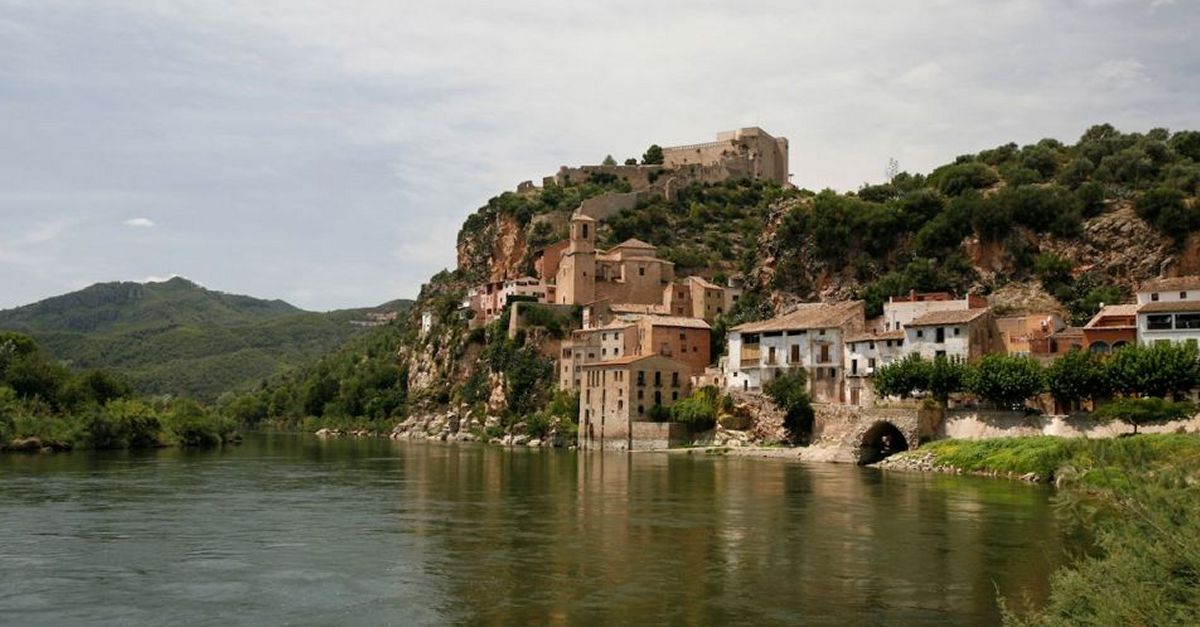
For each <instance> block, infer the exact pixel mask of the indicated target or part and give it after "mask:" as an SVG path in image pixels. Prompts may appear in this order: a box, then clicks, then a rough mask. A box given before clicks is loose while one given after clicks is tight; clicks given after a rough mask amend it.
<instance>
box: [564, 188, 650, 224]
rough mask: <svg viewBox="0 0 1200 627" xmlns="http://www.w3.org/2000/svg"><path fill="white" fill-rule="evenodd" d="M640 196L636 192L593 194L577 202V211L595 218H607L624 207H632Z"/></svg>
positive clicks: (624, 208)
mask: <svg viewBox="0 0 1200 627" xmlns="http://www.w3.org/2000/svg"><path fill="white" fill-rule="evenodd" d="M640 196H641V194H639V193H638V192H628V193H624V194H622V193H618V192H608V193H606V194H600V195H599V196H593V197H591V198H588V199H586V200H584V201H583V202H582V203H580V204H579V213H581V214H583V215H585V216H587V217H589V218H595V219H596V220H607V219H609V218H611V217H613V216H615V215H617V214H618V213H621V212H622V211H624V210H626V209H633V208H634V207H636V206H637V204H638V199H639V197H640Z"/></svg>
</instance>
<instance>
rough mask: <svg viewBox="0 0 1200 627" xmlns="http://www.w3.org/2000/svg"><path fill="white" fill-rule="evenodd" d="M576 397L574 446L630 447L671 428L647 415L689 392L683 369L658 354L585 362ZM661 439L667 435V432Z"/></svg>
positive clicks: (599, 447)
mask: <svg viewBox="0 0 1200 627" xmlns="http://www.w3.org/2000/svg"><path fill="white" fill-rule="evenodd" d="M582 373H583V376H582V385H581V388H582V389H581V391H580V397H579V448H581V449H616V450H631V449H635V448H645V447H639V446H638V444H639V442H641V441H643V440H651V439H662V438H663V436H661V435H655V434H653V432H656V431H666V432H669V431H670V429H671V426H672V425H670V424H667V423H653V422H652V421H651V420H650V417H651V416H652V415H654V414H655V413H657V412H659V411H661V410H655V409H654V408H655V407H656V406H657V407H661V408H667V407H670V406H671V405H672V404H674V403H675V402H676V401H678V400H680V399H682V398H686V397H687V396H688V394H690V393H691V384H690V382H689V377H688V367H687V366H686V365H685V364H683V363H681V362H678V361H675V360H674V359H670V358H668V357H663V356H661V355H640V356H631V357H622V358H620V359H611V360H608V361H601V362H595V363H590V364H584V365H583V367H582ZM666 439H668V440H669V439H670V437H669V436H667V437H666Z"/></svg>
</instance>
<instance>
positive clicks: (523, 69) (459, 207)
mask: <svg viewBox="0 0 1200 627" xmlns="http://www.w3.org/2000/svg"><path fill="white" fill-rule="evenodd" d="M0 4H4V1H3V0H0ZM347 4H348V5H350V6H351V8H347V6H344V5H347ZM917 4H919V5H920V7H919V8H917V9H914V8H913V6H911V4H910V3H895V2H883V1H869V0H837V1H834V0H821V1H817V0H814V1H813V2H805V3H799V2H794V1H789V0H754V1H752V2H748V3H743V5H740V6H737V7H733V6H731V5H730V4H729V3H719V2H711V1H708V2H697V1H696V0H663V1H662V2H655V3H644V2H635V1H634V0H612V1H611V2H602V3H588V4H586V5H583V6H579V5H577V4H573V3H572V4H570V5H568V4H564V3H561V2H555V1H553V0H512V1H510V2H505V3H495V2H488V1H487V0H446V1H445V2H438V3H424V4H421V3H397V2H393V1H389V0H354V1H353V2H350V3H329V2H323V1H321V0H259V1H257V2H255V3H217V2H210V1H207V0H158V1H156V2H129V1H128V0H94V1H93V2H86V3H85V2H78V1H76V0H40V1H39V2H25V3H22V2H18V3H15V4H14V3H9V5H12V6H9V5H5V6H6V9H5V10H3V11H0V13H3V15H0V81H2V82H3V84H4V85H5V86H6V89H7V91H6V94H5V95H6V97H5V98H4V99H0V119H4V120H5V122H6V123H5V124H3V125H0V144H2V145H4V146H7V147H10V148H11V149H10V150H8V151H5V152H4V153H0V218H6V219H7V218H8V217H9V216H10V215H21V216H30V217H28V218H26V221H25V222H24V223H23V224H21V227H22V230H16V229H15V228H12V227H8V226H7V225H6V228H9V229H11V230H9V231H8V233H23V232H30V231H32V230H34V229H33V227H34V226H36V225H35V224H33V223H34V222H35V221H37V220H46V219H48V218H47V216H51V215H57V216H71V217H86V218H87V222H88V224H89V225H91V228H90V230H89V228H85V227H83V226H81V227H80V228H78V229H71V230H70V232H69V233H67V234H66V236H65V238H63V239H61V240H58V241H59V242H60V243H58V244H54V245H45V246H38V245H35V244H31V243H26V242H24V241H23V240H22V241H18V238H15V237H14V236H12V235H8V234H6V233H5V232H4V231H0V263H3V262H4V260H5V259H6V258H21V259H29V258H31V257H33V256H36V257H37V260H38V263H37V264H36V266H35V265H32V264H28V263H26V265H24V266H22V267H20V268H17V267H15V266H13V267H12V268H11V269H10V268H6V267H4V266H2V265H0V285H5V286H6V288H7V287H9V286H10V285H12V284H14V283H15V284H18V288H15V289H8V290H7V291H5V292H4V293H0V299H8V300H7V301H5V302H0V306H4V305H8V304H19V303H22V302H28V301H29V300H33V299H34V297H42V296H47V295H50V293H54V291H62V290H61V288H63V287H65V286H67V285H69V284H70V281H73V280H75V279H76V278H77V277H78V276H81V275H82V276H86V277H87V278H89V279H90V278H92V277H95V278H96V280H101V279H107V280H112V279H115V278H126V279H128V278H131V277H141V276H146V275H147V274H151V273H155V272H156V271H160V270H161V269H162V268H164V267H170V268H172V269H174V270H178V271H180V272H181V273H186V274H190V275H195V276H205V277H209V278H211V277H220V278H219V279H212V280H213V281H214V282H217V283H219V284H218V285H215V287H217V288H218V289H222V290H227V291H236V292H241V293H249V294H254V295H256V296H264V297H272V296H286V297H288V298H290V299H295V300H297V301H301V302H298V303H297V304H301V305H303V306H307V307H310V308H320V309H328V308H335V307H350V306H358V305H363V304H368V303H375V302H381V301H384V300H388V299H391V298H395V297H399V296H413V295H415V294H416V292H417V290H418V289H419V285H420V283H421V282H422V281H424V280H426V279H427V277H429V276H430V275H431V274H433V273H434V272H436V271H437V270H439V269H441V268H442V267H443V266H446V265H453V263H454V257H455V250H454V247H455V241H454V236H455V233H456V231H457V230H458V228H459V226H460V225H461V223H462V221H463V219H464V218H465V217H466V216H467V215H468V214H469V213H470V212H472V211H474V210H475V208H476V207H478V206H480V205H481V204H483V203H485V202H486V200H487V199H488V198H489V197H491V196H494V195H496V194H498V193H500V192H501V191H503V190H505V189H512V188H513V187H514V186H515V185H516V184H517V183H518V182H520V181H522V180H527V179H532V180H534V181H538V180H540V178H541V177H542V176H544V175H548V174H552V173H553V172H554V171H555V170H556V169H557V168H558V166H559V165H562V164H577V163H588V162H596V161H598V160H599V159H601V158H603V156H604V155H605V154H612V155H613V156H615V157H617V158H618V159H623V158H624V157H628V156H636V155H640V154H641V153H642V151H643V150H645V147H646V146H647V145H649V144H650V143H652V142H653V143H659V144H663V145H668V144H676V143H691V142H700V141H706V140H709V139H711V137H712V134H713V133H715V132H716V131H720V130H726V129H729V128H735V127H738V126H747V125H760V126H763V127H764V128H766V129H767V130H768V131H769V132H771V133H774V134H776V135H783V136H787V137H788V138H789V139H790V140H791V146H792V153H791V165H792V168H791V169H792V171H793V172H794V173H795V178H794V181H795V182H796V183H797V184H798V185H801V186H805V187H810V188H817V189H819V188H822V187H826V186H828V187H833V188H835V189H842V190H845V189H854V188H857V187H858V186H859V185H860V184H861V183H863V182H864V181H871V182H874V181H878V180H879V179H880V178H881V177H882V173H883V170H884V167H885V165H886V163H887V160H888V158H889V157H894V158H896V159H897V160H898V161H899V162H900V163H901V164H902V167H903V168H904V169H906V170H909V171H912V172H920V171H928V170H929V169H930V168H932V167H934V166H936V165H939V164H941V163H944V162H946V161H947V160H950V159H952V158H953V157H954V156H955V155H959V154H963V153H967V152H975V151H978V150H981V149H984V148H988V147H992V146H996V145H999V144H1003V143H1006V142H1009V141H1015V142H1018V143H1028V142H1033V141H1037V140H1038V139H1040V138H1042V137H1057V138H1059V139H1062V140H1063V141H1072V140H1074V139H1075V138H1077V137H1078V136H1079V134H1080V133H1081V132H1082V131H1083V130H1084V129H1086V128H1087V127H1088V126H1089V125H1091V124H1093V123H1097V122H1110V123H1112V124H1114V125H1116V126H1118V127H1119V128H1121V129H1122V130H1145V129H1148V128H1151V127H1154V126H1165V127H1170V128H1173V129H1180V128H1197V127H1200V118H1197V112H1196V109H1195V107H1194V106H1192V105H1191V103H1194V102H1196V101H1197V100H1200V77H1198V76H1197V72H1198V71H1200V70H1198V66H1197V63H1196V58H1197V57H1196V54H1195V50H1194V48H1195V46H1194V36H1193V33H1194V32H1195V31H1196V30H1197V28H1200V12H1197V11H1194V10H1192V9H1193V7H1191V6H1190V4H1191V3H1188V2H1175V3H1174V4H1172V3H1171V2H1168V1H1165V0H1070V1H1066V2H1040V1H1038V0H1005V1H1004V2H996V1H995V0H958V1H953V2H952V1H949V0H927V1H926V2H922V3H917ZM1152 8H1153V10H1152ZM1063 24H1069V25H1071V27H1070V28H1064V27H1063V26H1062V25H1063ZM668 25H669V26H668ZM1104 60H1108V61H1105V62H1103V63H1101V62H1102V61H1104ZM67 93H69V94H71V97H70V98H64V94H67ZM50 164H53V165H50ZM149 215H153V216H155V218H154V220H151V219H149V218H147V217H135V218H130V219H128V220H125V219H124V218H126V217H128V216H149ZM33 216H36V217H33ZM155 221H158V222H160V223H161V224H162V225H168V224H169V225H170V228H169V229H158V230H157V231H156V232H154V235H155V237H152V238H150V237H138V235H139V234H140V235H144V234H145V232H144V231H142V232H137V231H136V229H138V228H140V229H147V228H153V227H154V224H155ZM10 222H11V221H10ZM116 223H123V224H125V225H127V226H129V227H131V229H130V230H125V229H118V231H119V232H113V229H112V228H111V227H110V226H109V225H112V224H116ZM26 227H29V228H26ZM53 236H54V230H53V229H50V230H49V231H46V232H43V233H42V234H41V235H40V237H53ZM63 242H65V243H63ZM258 256H261V257H262V260H260V259H259V257H258ZM263 260H265V261H263ZM33 267H36V268H38V272H40V273H43V274H42V275H39V276H37V277H31V278H26V277H27V276H30V275H32V272H33V271H32V270H31V269H30V268H33ZM248 268H253V269H254V271H253V272H248V271H246V270H247V269H248ZM64 269H69V272H68V271H67V270H64Z"/></svg>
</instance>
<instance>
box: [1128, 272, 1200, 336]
mask: <svg viewBox="0 0 1200 627" xmlns="http://www.w3.org/2000/svg"><path fill="white" fill-rule="evenodd" d="M1137 305H1138V307H1137V339H1138V343H1140V344H1154V343H1157V342H1193V343H1200V277H1197V276H1185V277H1174V278H1169V279H1153V280H1151V281H1147V282H1146V283H1144V284H1142V285H1141V287H1139V288H1138V292H1137Z"/></svg>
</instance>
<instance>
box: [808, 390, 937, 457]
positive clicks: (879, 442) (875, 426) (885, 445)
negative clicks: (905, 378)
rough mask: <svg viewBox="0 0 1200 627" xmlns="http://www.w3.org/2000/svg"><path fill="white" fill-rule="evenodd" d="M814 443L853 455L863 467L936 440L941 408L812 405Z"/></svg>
mask: <svg viewBox="0 0 1200 627" xmlns="http://www.w3.org/2000/svg"><path fill="white" fill-rule="evenodd" d="M813 411H814V414H815V416H814V421H813V441H814V442H821V443H825V444H832V445H836V446H839V447H842V448H845V449H847V450H851V451H853V452H854V454H855V456H856V457H857V459H858V463H860V464H871V463H874V462H877V461H879V460H881V459H883V458H884V457H887V456H888V455H891V454H893V453H899V452H900V451H906V450H908V449H910V448H916V447H917V445H918V444H920V443H921V442H924V441H927V440H929V439H931V438H932V437H934V435H935V433H936V430H937V426H938V425H939V424H940V423H941V420H942V411H941V410H940V409H932V410H927V409H921V408H920V407H916V406H913V407H854V406H850V405H837V404H830V403H813Z"/></svg>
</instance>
